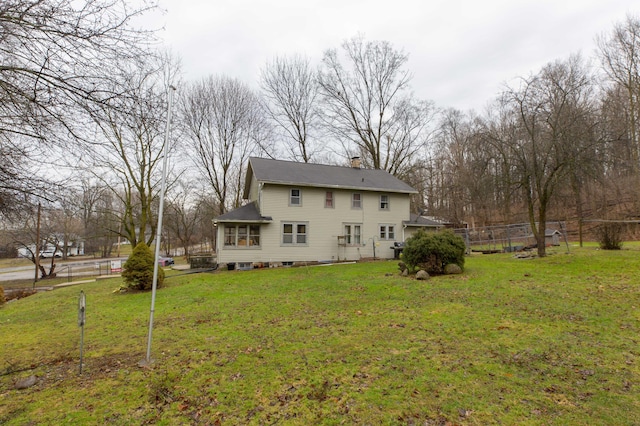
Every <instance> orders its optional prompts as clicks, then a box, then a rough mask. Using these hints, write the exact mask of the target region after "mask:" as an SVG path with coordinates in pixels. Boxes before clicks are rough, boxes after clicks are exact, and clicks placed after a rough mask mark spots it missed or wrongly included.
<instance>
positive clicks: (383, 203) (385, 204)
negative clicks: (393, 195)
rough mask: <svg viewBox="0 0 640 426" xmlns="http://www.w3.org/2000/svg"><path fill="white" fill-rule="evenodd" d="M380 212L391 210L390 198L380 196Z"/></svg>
mask: <svg viewBox="0 0 640 426" xmlns="http://www.w3.org/2000/svg"><path fill="white" fill-rule="evenodd" d="M380 210H389V196H388V195H381V196H380Z"/></svg>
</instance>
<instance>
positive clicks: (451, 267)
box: [444, 263, 462, 275]
mask: <svg viewBox="0 0 640 426" xmlns="http://www.w3.org/2000/svg"><path fill="white" fill-rule="evenodd" d="M444 273H445V274H447V275H453V274H461V273H462V268H461V267H460V266H459V265H456V264H455V263H449V264H448V265H447V266H445V267H444Z"/></svg>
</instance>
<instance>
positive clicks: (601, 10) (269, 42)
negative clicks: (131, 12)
mask: <svg viewBox="0 0 640 426" xmlns="http://www.w3.org/2000/svg"><path fill="white" fill-rule="evenodd" d="M160 5H161V6H162V7H163V8H164V9H165V10H166V13H165V14H164V15H163V16H161V17H159V18H158V23H159V24H160V25H161V26H163V27H164V30H163V31H162V32H161V36H162V37H163V39H164V40H165V43H166V45H167V46H169V47H170V49H171V51H172V52H173V53H174V54H175V55H177V56H179V57H180V58H181V60H182V66H183V71H184V76H185V79H186V80H196V79H199V78H201V77H204V76H206V75H227V76H230V77H235V78H238V79H240V80H242V81H243V82H245V83H247V84H249V85H250V86H251V87H254V88H257V87H258V79H259V75H260V68H262V67H264V65H265V64H266V63H267V61H269V60H271V59H273V57H275V56H276V55H279V56H282V55H291V54H294V53H301V54H304V55H306V56H308V57H309V58H310V59H311V60H312V62H314V63H319V62H320V59H321V58H322V54H323V52H324V51H325V50H326V49H329V48H338V47H339V46H340V44H341V43H342V41H344V40H346V39H349V38H352V37H354V36H356V35H358V34H363V35H364V37H365V39H366V40H387V41H389V42H391V43H392V44H393V45H394V47H395V48H397V49H399V50H404V51H405V52H406V53H408V54H409V62H408V68H409V70H410V71H411V72H412V73H413V80H412V88H413V90H414V92H415V94H416V96H417V97H419V98H421V99H425V100H432V101H434V102H435V103H436V106H438V107H443V108H444V107H454V108H458V109H461V110H468V109H476V110H477V111H480V110H481V109H483V107H484V105H485V104H486V103H487V102H488V101H490V100H491V99H493V98H494V97H495V96H496V95H497V94H498V93H499V92H500V90H501V89H502V88H503V87H504V83H506V82H509V81H512V80H513V79H514V78H515V77H518V76H527V75H529V74H530V73H532V72H537V71H538V70H539V69H540V67H542V66H543V65H545V64H546V63H548V62H551V61H554V60H557V59H565V58H567V57H568V56H569V55H570V54H572V53H578V52H580V53H582V55H583V56H584V57H585V58H592V57H594V51H595V41H594V39H595V37H596V35H599V34H602V33H609V32H611V30H612V29H613V26H614V24H615V23H616V22H621V21H622V20H624V19H625V16H626V14H627V13H630V14H633V15H639V14H640V2H639V1H638V0H633V1H630V0H606V1H605V0H575V1H574V0H571V1H563V0H553V1H547V0H544V1H533V0H526V1H524V0H523V1H520V0H486V1H477V0H459V1H456V0H422V1H420V0H385V1H379V0H322V1H320V0H296V1H290V0H279V1H264V0H251V1H250V0H215V1H214V0H160Z"/></svg>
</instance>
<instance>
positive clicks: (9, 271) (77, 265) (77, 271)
mask: <svg viewBox="0 0 640 426" xmlns="http://www.w3.org/2000/svg"><path fill="white" fill-rule="evenodd" d="M117 259H118V258H111V259H87V260H71V261H56V272H57V273H58V277H65V276H69V275H71V276H74V277H78V276H87V275H106V274H107V273H108V271H109V265H110V263H111V260H117ZM120 260H122V262H123V263H124V261H125V260H126V258H120ZM50 262H51V260H50V259H43V262H42V264H43V265H45V267H46V268H47V270H48V269H49V265H50V264H51V263H50ZM34 276H35V266H34V265H27V266H14V267H11V268H0V282H1V281H13V280H29V279H33V278H34Z"/></svg>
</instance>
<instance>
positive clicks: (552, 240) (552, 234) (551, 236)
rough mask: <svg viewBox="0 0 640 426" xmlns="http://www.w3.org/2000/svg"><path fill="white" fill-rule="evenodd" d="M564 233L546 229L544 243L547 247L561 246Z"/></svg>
mask: <svg viewBox="0 0 640 426" xmlns="http://www.w3.org/2000/svg"><path fill="white" fill-rule="evenodd" d="M561 236H562V233H561V232H560V231H558V230H557V229H545V231H544V243H545V245H547V246H559V245H560V237H561Z"/></svg>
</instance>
